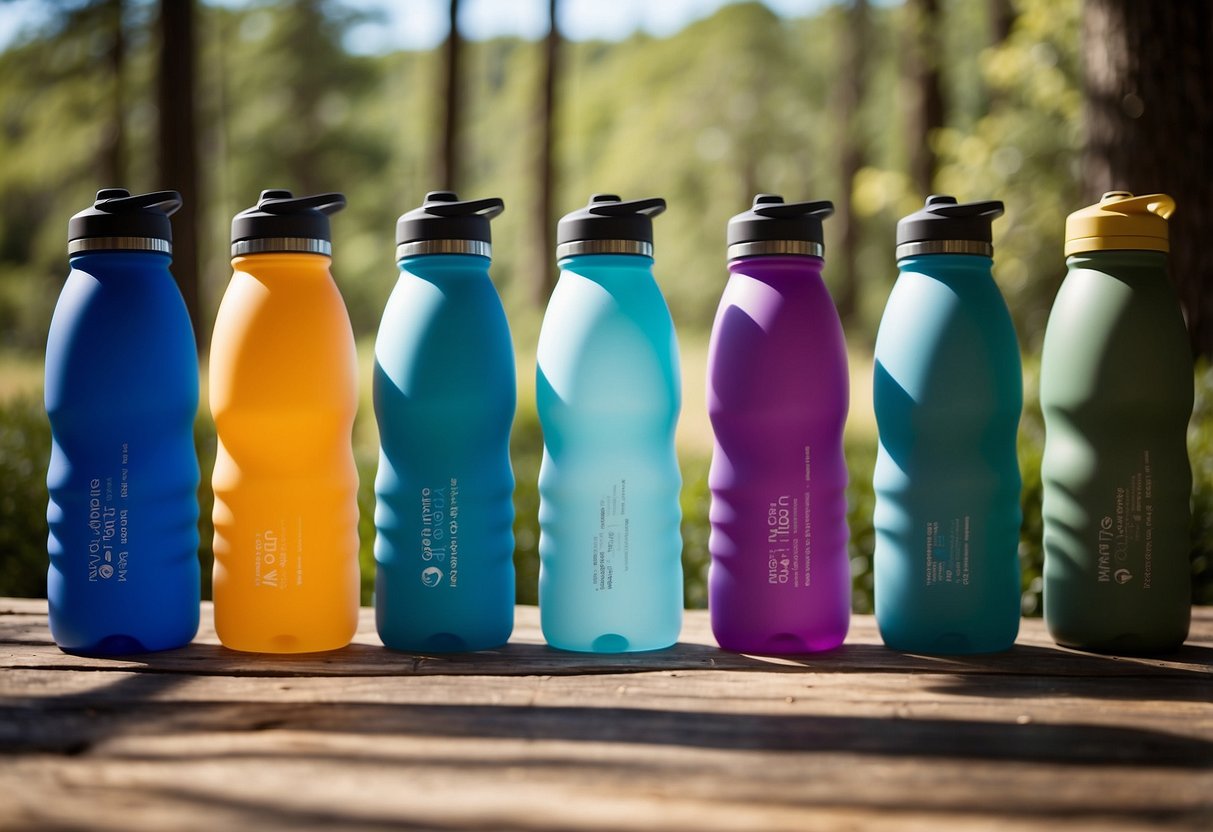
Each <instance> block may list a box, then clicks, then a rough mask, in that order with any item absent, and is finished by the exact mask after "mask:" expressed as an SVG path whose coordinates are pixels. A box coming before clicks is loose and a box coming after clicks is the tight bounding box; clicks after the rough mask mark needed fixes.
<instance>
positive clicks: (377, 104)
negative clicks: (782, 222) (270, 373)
mask: <svg viewBox="0 0 1213 832" xmlns="http://www.w3.org/2000/svg"><path fill="white" fill-rule="evenodd" d="M99 5H100V4H98V3H97V2H95V0H94V1H86V0H80V2H76V3H73V4H71V6H70V7H69V9H70V11H68V12H65V13H64V14H63V15H61V16H59V17H57V18H56V19H55V20H54V21H53V22H52V23H50V24H48V25H47V27H46V28H45V29H44V30H43V31H40V32H35V33H33V35H32V36H31V37H30V38H28V39H27V40H25V41H23V42H19V43H17V44H15V45H14V46H12V47H10V48H9V49H8V50H6V51H5V52H4V53H3V54H0V127H2V128H3V129H0V160H2V161H0V193H4V194H5V196H6V199H5V200H4V201H3V203H2V204H0V333H2V334H0V346H3V345H4V344H8V345H17V346H20V347H22V348H24V349H27V350H34V349H37V348H38V347H39V346H40V345H41V344H42V343H44V339H45V334H46V327H47V325H48V323H49V320H50V310H51V308H52V305H53V302H54V296H55V292H56V290H57V289H58V287H59V286H61V285H62V280H63V276H64V274H65V272H66V263H65V252H64V250H63V246H64V238H63V229H64V224H65V222H66V220H67V218H68V217H69V216H70V215H71V214H72V213H73V212H74V211H76V210H79V209H80V208H81V207H83V206H84V205H86V204H88V202H89V201H90V199H91V197H92V194H93V192H94V191H95V190H96V188H98V187H101V186H103V185H111V184H117V183H112V182H108V181H106V180H107V178H108V177H109V175H110V174H109V173H108V172H107V171H108V170H109V169H110V167H111V165H110V161H107V158H108V157H106V156H105V154H104V153H103V152H102V151H103V149H104V148H105V147H106V146H107V141H108V140H109V138H110V137H112V134H113V131H114V130H115V129H116V128H117V127H118V126H121V127H122V128H123V134H124V136H125V147H126V151H125V155H124V162H125V165H124V167H125V168H126V169H127V171H128V173H127V175H126V176H125V179H126V180H127V181H126V182H125V183H124V184H127V185H128V186H130V187H132V188H148V189H150V188H153V187H158V186H159V185H160V183H158V182H156V181H155V177H156V173H155V164H154V159H155V155H156V154H155V147H154V137H155V121H156V120H155V117H154V116H155V111H154V109H153V104H154V87H155V78H154V67H155V65H156V56H157V53H156V50H157V43H156V39H155V37H154V32H153V30H152V28H151V24H152V23H153V22H154V21H153V15H154V9H153V8H152V7H147V6H143V5H140V4H128V20H127V26H126V35H127V44H126V54H127V60H126V63H125V68H124V70H123V75H122V79H121V81H122V92H123V101H124V104H125V110H124V112H123V113H122V117H121V118H120V119H119V120H118V121H117V122H115V112H114V107H113V102H112V95H111V93H112V92H113V90H114V88H115V87H114V85H113V79H112V78H110V77H108V76H107V73H106V71H105V60H104V59H105V54H106V51H107V50H108V49H109V44H110V43H111V41H112V36H113V31H112V24H108V23H105V22H104V21H100V20H99V19H98V14H99V12H98V10H97V7H98V6H99ZM1018 7H1019V10H1020V12H1021V14H1020V15H1019V17H1018V19H1017V22H1016V26H1015V29H1014V31H1013V33H1012V35H1011V36H1010V38H1009V39H1008V40H1007V41H1006V42H1005V43H1003V44H1000V45H990V44H989V42H988V34H987V22H986V19H985V14H984V11H983V10H984V4H978V3H972V2H965V1H964V0H950V1H949V2H945V3H944V4H943V5H942V9H943V14H944V24H945V37H944V41H943V44H942V47H941V54H940V55H939V56H938V57H939V61H940V65H941V67H942V69H943V80H944V87H945V93H946V98H947V125H946V127H945V129H943V130H942V131H939V133H938V134H937V135H936V136H935V137H934V139H933V144H934V145H935V149H936V151H937V153H938V154H939V157H940V168H939V175H938V181H937V183H936V185H937V187H939V188H941V189H944V190H950V191H954V192H955V193H956V194H957V195H958V196H960V197H962V198H987V197H994V198H1001V199H1003V200H1005V201H1006V202H1007V206H1008V216H1007V217H1006V218H1005V219H1003V220H1000V221H999V222H998V223H996V224H995V229H996V234H997V235H998V236H997V238H996V244H997V246H998V250H999V258H998V260H997V263H996V274H997V277H998V279H999V282H1000V285H1001V286H1002V287H1003V289H1004V290H1005V291H1006V292H1007V294H1008V296H1009V299H1010V301H1011V307H1012V309H1013V310H1014V313H1015V316H1016V322H1017V324H1018V325H1019V327H1020V332H1021V334H1022V337H1023V340H1024V343H1025V346H1027V347H1029V351H1031V347H1032V346H1033V345H1035V344H1036V343H1037V342H1038V340H1039V333H1040V332H1041V330H1042V328H1043V323H1044V319H1045V315H1046V314H1047V310H1048V305H1049V303H1050V302H1051V299H1052V296H1053V293H1054V291H1055V289H1056V286H1057V284H1058V282H1059V280H1060V277H1061V274H1062V270H1063V265H1064V264H1063V262H1062V258H1061V256H1060V250H1061V246H1060V235H1061V233H1062V227H1063V220H1064V217H1065V214H1066V213H1067V212H1068V211H1069V210H1071V209H1072V208H1073V207H1074V206H1076V205H1077V204H1078V201H1079V200H1078V195H1077V193H1076V185H1075V178H1076V165H1077V161H1078V153H1079V135H1078V128H1077V125H1078V122H1079V119H1078V102H1079V100H1080V98H1081V96H1080V90H1079V85H1078V69H1077V43H1078V38H1077V27H1078V16H1079V11H1078V3H1077V2H1076V0H1065V2H1054V1H1053V0H1023V2H1021V3H1019V4H1018ZM870 18H871V25H870V36H869V38H868V39H867V41H866V46H867V48H866V50H865V54H866V56H867V60H868V68H867V75H868V84H867V90H868V92H867V95H866V97H865V99H864V101H863V103H862V108H861V112H860V118H859V122H860V130H859V135H857V136H854V137H851V136H843V135H842V134H841V133H840V131H839V128H838V126H837V125H836V123H835V122H836V119H835V118H833V109H834V102H833V96H834V84H835V81H836V73H837V66H838V61H839V58H840V55H839V48H838V47H839V43H840V42H841V40H842V38H841V35H842V33H843V27H844V26H846V25H847V15H846V13H845V10H844V9H842V8H839V7H837V6H828V7H826V8H824V9H822V10H821V11H820V12H818V13H817V14H815V15H813V16H810V17H803V18H781V17H778V16H776V15H775V14H773V13H772V12H771V10H770V9H769V8H768V7H767V6H765V5H763V4H760V3H755V2H749V3H734V4H729V5H726V6H724V7H722V8H721V9H720V10H719V11H718V12H716V13H715V14H713V15H712V16H711V17H708V18H706V19H704V20H701V21H699V22H697V23H695V24H693V25H691V26H689V27H688V28H686V29H685V30H683V31H681V32H679V33H677V34H675V35H673V36H671V37H668V38H662V39H655V38H651V37H647V36H642V35H637V36H634V37H632V38H630V39H628V40H625V41H622V42H619V43H601V42H580V43H575V42H570V43H566V44H564V47H563V49H562V65H561V66H562V69H561V72H560V75H559V78H558V84H557V96H558V113H557V124H556V128H557V131H556V145H557V147H556V156H557V158H556V169H557V174H558V181H557V185H558V187H557V194H556V203H557V208H558V210H559V211H561V212H563V211H567V210H571V209H573V208H575V207H577V206H579V205H581V204H584V202H585V200H586V198H587V196H588V195H589V194H590V193H591V192H594V191H619V192H622V193H623V194H624V195H625V196H627V195H631V196H640V195H644V194H648V193H653V194H660V195H663V196H665V197H666V198H667V199H668V201H669V204H670V210H669V211H668V213H667V215H666V216H663V217H662V218H661V219H660V220H659V221H658V222H657V223H656V235H657V240H656V243H657V256H658V261H657V274H658V279H659V280H660V281H661V283H662V287H663V290H664V291H665V293H666V296H667V298H668V300H669V303H670V307H671V310H672V312H673V314H674V317H675V320H676V321H677V323H678V325H679V327H680V329H682V330H683V331H684V332H686V333H689V334H694V333H698V334H701V335H702V334H703V333H705V332H706V330H707V328H708V326H709V325H710V323H711V318H712V314H713V312H714V308H715V303H716V299H717V298H718V293H717V291H715V290H713V291H705V287H710V286H719V285H721V284H722V283H723V280H724V263H723V254H724V227H725V222H726V221H727V219H728V217H729V216H730V215H732V214H733V213H736V212H737V211H738V210H740V209H741V208H742V207H744V206H745V205H746V204H748V202H749V200H750V197H751V196H752V195H753V193H755V192H757V191H773V192H783V193H785V194H787V195H788V196H790V197H796V198H820V197H829V196H831V195H836V194H837V193H838V192H839V190H840V189H841V188H843V187H846V183H843V182H841V181H840V180H839V174H838V159H839V155H840V152H841V146H842V145H843V144H844V143H847V142H849V141H857V142H859V143H860V144H861V145H862V147H863V148H864V149H865V152H866V155H867V161H866V165H867V167H866V168H864V170H863V171H862V172H861V174H860V177H859V179H858V181H857V182H856V185H855V192H854V197H855V205H856V209H857V211H859V212H860V214H861V217H860V223H859V241H860V251H859V255H858V259H859V265H860V269H861V271H862V273H863V276H864V286H865V291H864V293H863V295H862V296H861V298H860V302H861V303H860V306H861V309H860V317H859V319H858V320H857V321H854V322H852V323H853V325H852V328H851V331H850V332H849V335H850V336H851V337H852V338H853V340H855V341H856V342H857V343H864V342H870V341H871V340H872V335H873V332H874V330H875V325H876V322H877V321H878V319H879V315H880V313H881V310H882V309H883V306H884V300H885V296H886V293H887V290H888V288H889V286H890V285H891V281H892V278H893V275H894V273H895V269H894V267H893V258H892V240H893V226H894V223H895V222H896V219H897V217H898V216H900V215H901V214H902V213H905V212H906V211H908V210H911V209H913V208H914V207H917V205H918V204H919V199H920V195H918V194H916V193H913V192H912V189H911V187H910V186H909V184H908V179H907V177H906V174H905V169H906V159H907V154H908V148H907V147H906V146H905V139H904V131H903V130H902V129H901V125H902V124H903V122H904V118H905V114H904V100H905V99H906V96H905V95H904V93H905V89H904V84H905V81H904V79H902V78H901V66H900V64H899V57H898V56H899V53H900V51H901V38H902V34H903V33H902V31H901V26H902V24H903V21H902V9H901V8H900V7H890V6H887V5H885V4H872V6H871V7H870ZM361 19H363V16H362V13H360V12H356V11H353V10H351V8H350V7H347V6H345V5H343V4H342V3H341V2H339V0H289V2H277V3H271V2H266V1H265V0H259V2H253V3H248V4H236V5H229V4H222V5H218V4H217V5H211V4H208V3H203V4H201V5H200V6H199V20H198V49H199V56H198V62H197V63H198V73H197V76H198V77H197V84H198V89H197V96H196V106H197V110H198V124H199V131H200V132H199V145H200V146H199V153H200V170H201V176H202V181H201V198H202V199H203V205H202V206H201V209H202V210H201V224H202V228H201V231H200V233H201V239H200V240H199V250H200V253H201V269H202V270H201V283H202V292H203V298H202V305H203V316H202V321H201V323H200V326H201V327H202V329H203V330H204V331H205V330H208V329H209V328H210V326H211V324H212V322H213V319H214V312H215V310H216V308H217V306H218V302H219V299H220V297H221V296H222V293H223V290H224V288H225V287H226V285H227V281H228V278H229V276H230V265H229V257H228V245H227V242H228V228H229V223H230V221H231V217H232V215H233V214H234V213H236V212H237V211H239V210H241V209H242V208H244V207H247V206H248V205H250V204H252V202H253V201H254V200H255V199H256V196H257V194H258V192H259V191H260V190H261V189H263V188H266V187H289V188H294V189H296V190H298V191H303V190H309V191H316V190H328V189H332V190H342V191H344V192H345V193H346V194H347V196H348V197H349V207H348V208H347V209H346V210H345V211H344V212H342V213H341V214H340V215H339V216H338V217H336V218H335V220H334V223H333V232H334V248H335V252H336V259H335V262H334V272H335V274H336V277H337V281H338V283H339V285H340V287H341V290H342V292H343V294H344V296H345V299H346V302H347V305H348V307H349V310H350V317H351V320H352V322H353V324H354V328H355V331H356V332H357V333H359V334H365V333H369V332H372V331H374V328H375V327H376V325H377V323H378V319H379V316H380V314H381V313H382V309H383V305H384V302H385V301H386V299H387V295H388V293H389V292H390V290H391V287H392V284H393V283H394V281H395V268H394V267H393V263H392V257H393V248H394V246H393V242H394V241H393V236H392V231H393V225H394V222H395V219H396V217H397V215H398V214H400V213H401V212H402V211H404V210H406V209H408V208H410V207H412V206H414V205H416V204H418V202H419V200H420V199H421V197H422V195H423V193H424V192H425V191H426V190H430V189H433V188H437V187H442V186H445V185H446V184H447V183H440V182H436V181H434V166H433V164H432V159H433V157H434V153H435V148H436V146H437V144H438V141H439V132H440V130H441V123H442V119H441V117H440V116H441V114H442V110H443V102H442V83H441V57H440V54H439V53H437V52H398V53H394V54H388V55H382V56H374V57H368V56H358V55H352V54H350V53H349V52H347V51H346V50H345V48H344V45H343V44H344V41H345V38H346V35H347V33H348V32H349V30H350V27H351V26H352V25H354V24H355V23H357V22H358V21H359V20H361ZM463 54H464V59H465V62H464V81H465V83H464V87H463V101H462V105H461V108H460V112H461V113H462V115H463V119H464V120H463V135H462V138H461V141H460V149H461V156H460V158H459V167H460V174H459V181H458V182H457V183H456V184H457V185H458V186H459V188H460V189H461V190H462V191H464V192H465V194H467V195H487V194H499V195H501V196H503V197H504V198H505V200H506V204H507V211H506V212H505V214H504V215H503V216H502V217H501V218H500V219H498V220H496V221H495V222H494V237H495V240H496V245H495V247H494V248H495V251H494V254H495V263H494V270H493V275H494V280H495V281H496V283H497V285H498V286H499V288H500V289H501V290H502V294H503V296H504V299H505V302H506V306H507V310H508V311H509V313H510V315H511V320H512V321H514V322H522V325H523V326H529V325H530V324H529V323H528V322H527V321H528V319H530V318H533V317H534V316H535V315H536V314H537V310H536V309H534V306H533V300H532V298H533V295H534V291H533V286H534V283H535V281H536V278H537V276H538V274H539V272H540V270H541V268H542V266H543V265H544V264H545V263H547V262H548V260H549V259H550V258H551V256H552V252H549V251H543V250H541V242H540V239H541V238H540V234H539V233H538V231H539V228H538V226H537V224H536V216H535V210H536V205H537V193H536V189H535V181H536V175H535V172H534V171H535V165H536V161H537V160H536V158H535V154H536V152H537V148H538V147H539V141H538V135H539V132H538V131H539V122H538V118H537V115H538V112H539V89H540V78H541V71H542V60H541V59H542V49H541V45H540V44H538V43H528V42H525V41H520V40H517V39H514V38H498V39H496V40H492V41H488V42H470V43H467V44H466V48H465V50H464V53H463ZM827 233H829V231H828V230H827ZM826 279H827V281H828V282H829V283H830V285H831V286H832V287H837V286H838V284H839V281H840V280H842V279H843V275H842V274H841V273H840V272H839V266H838V265H837V264H836V263H834V262H831V261H827V267H826Z"/></svg>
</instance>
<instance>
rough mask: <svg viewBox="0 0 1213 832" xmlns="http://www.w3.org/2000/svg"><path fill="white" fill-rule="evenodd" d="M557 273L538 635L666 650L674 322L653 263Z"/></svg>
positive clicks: (541, 371)
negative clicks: (540, 627)
mask: <svg viewBox="0 0 1213 832" xmlns="http://www.w3.org/2000/svg"><path fill="white" fill-rule="evenodd" d="M560 267H561V275H560V279H559V282H558V283H557V286H556V289H555V291H554V292H553V294H552V299H551V301H550V303H549V304H548V309H547V312H546V314H545V316H544V322H543V327H542V330H541V332H540V336H539V348H538V356H537V363H538V368H537V380H536V395H537V404H538V410H539V419H540V422H541V424H542V426H543V436H544V455H543V462H542V465H541V468H540V473H539V498H540V506H539V525H540V538H539V555H540V573H539V606H540V617H541V621H542V625H543V632H544V636H545V637H546V638H547V640H548V643H549V644H551V645H552V646H554V647H558V648H561V649H565V650H578V651H589V652H601V653H616V652H624V651H638V650H654V649H660V648H663V647H668V646H670V645H671V644H673V643H674V642H675V641H676V640H677V638H678V632H679V630H680V628H681V623H682V561H681V555H682V534H681V530H680V525H679V524H680V521H681V517H682V511H681V508H680V505H679V490H680V488H681V485H682V478H681V475H680V473H679V469H678V459H677V456H676V454H675V448H674V429H675V427H676V425H677V422H678V412H679V408H680V404H681V387H680V382H679V370H678V346H677V341H676V339H675V335H674V325H673V321H672V320H671V318H670V313H669V309H668V308H667V306H666V304H665V299H664V298H663V297H662V296H661V291H660V289H659V288H658V287H657V283H656V281H655V280H654V279H653V275H652V272H651V267H652V259H651V258H649V257H644V256H641V255H610V254H591V255H583V256H573V257H568V258H565V259H562V260H561V261H560Z"/></svg>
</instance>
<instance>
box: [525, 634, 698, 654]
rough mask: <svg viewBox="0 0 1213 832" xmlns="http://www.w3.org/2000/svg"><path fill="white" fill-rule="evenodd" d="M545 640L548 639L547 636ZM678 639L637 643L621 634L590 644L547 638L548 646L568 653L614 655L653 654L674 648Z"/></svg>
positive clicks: (596, 639) (603, 635) (598, 638)
mask: <svg viewBox="0 0 1213 832" xmlns="http://www.w3.org/2000/svg"><path fill="white" fill-rule="evenodd" d="M545 638H547V637H546V636H545ZM676 641H677V639H672V640H670V641H668V642H666V641H661V642H637V641H633V640H631V639H629V638H628V637H627V636H624V635H620V634H619V633H603V634H602V635H600V636H597V637H595V638H593V639H591V640H590V641H588V642H577V643H574V642H564V641H560V640H559V639H552V638H547V642H548V646H549V647H553V648H555V649H557V650H563V651H564V652H566V653H597V654H601V655H614V654H619V653H651V652H653V651H656V650H666V649H669V648H670V647H673V646H674V644H675V642H676Z"/></svg>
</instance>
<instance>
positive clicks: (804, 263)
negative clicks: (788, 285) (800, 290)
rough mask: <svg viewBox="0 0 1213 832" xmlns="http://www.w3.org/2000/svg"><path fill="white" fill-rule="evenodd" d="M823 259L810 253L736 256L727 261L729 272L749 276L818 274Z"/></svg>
mask: <svg viewBox="0 0 1213 832" xmlns="http://www.w3.org/2000/svg"><path fill="white" fill-rule="evenodd" d="M824 267H825V260H823V259H822V258H820V257H816V256H812V255H779V256H769V257H767V256H764V257H736V258H733V259H732V260H730V261H729V274H744V275H747V276H749V277H756V278H760V279H761V278H763V277H768V276H770V277H774V276H778V277H784V276H787V277H792V278H804V277H808V276H810V275H813V276H819V275H820V274H821V270H822V268H824Z"/></svg>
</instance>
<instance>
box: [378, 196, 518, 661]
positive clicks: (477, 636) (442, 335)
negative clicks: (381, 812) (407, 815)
mask: <svg viewBox="0 0 1213 832" xmlns="http://www.w3.org/2000/svg"><path fill="white" fill-rule="evenodd" d="M504 207H505V206H504V204H503V203H502V201H501V200H500V199H496V198H490V199H478V200H470V201H459V199H458V197H457V196H456V195H455V194H453V193H450V192H448V191H435V192H432V193H429V194H426V197H425V204H423V205H422V206H421V207H419V208H416V209H414V210H412V211H409V212H408V213H407V214H404V215H403V216H401V217H400V219H399V220H398V221H397V223H396V243H397V245H396V260H397V263H398V264H399V266H400V279H399V280H398V281H397V283H396V288H395V289H393V290H392V296H391V297H390V298H389V299H388V303H387V309H386V310H385V311H384V313H383V321H382V323H381V324H380V326H379V335H378V337H377V338H376V340H375V416H376V418H377V420H378V423H379V448H380V452H379V472H378V475H377V476H376V477H375V498H376V499H375V532H376V534H375V563H376V573H375V620H376V624H377V626H378V629H379V637H380V638H381V639H383V643H384V644H386V645H387V646H388V647H392V648H396V649H399V650H418V651H427V652H452V651H462V650H484V649H487V648H490V647H497V646H500V645H502V644H504V643H505V642H506V641H507V640H508V639H509V637H510V631H511V630H512V629H513V626H514V529H513V522H514V502H513V493H514V475H513V472H512V470H511V469H510V425H511V424H513V421H514V405H515V402H516V394H515V383H516V377H515V373H514V347H513V342H512V341H511V340H510V329H509V325H508V324H507V323H506V319H505V310H504V309H503V308H502V306H501V298H500V297H498V295H497V290H496V289H494V288H493V283H492V281H491V280H490V279H489V257H490V254H491V248H490V242H491V234H490V229H489V220H491V219H492V218H493V217H495V216H497V215H498V214H500V213H501V211H502V210H503V208H504Z"/></svg>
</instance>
